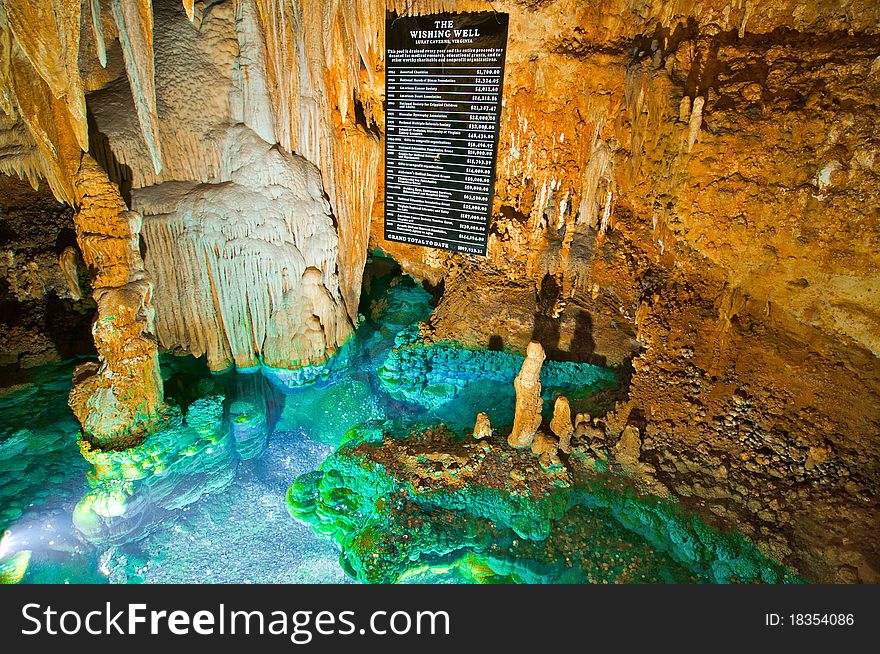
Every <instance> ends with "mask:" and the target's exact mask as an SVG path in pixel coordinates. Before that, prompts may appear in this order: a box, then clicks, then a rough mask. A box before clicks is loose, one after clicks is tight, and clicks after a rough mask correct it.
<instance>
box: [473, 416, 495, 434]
mask: <svg viewBox="0 0 880 654" xmlns="http://www.w3.org/2000/svg"><path fill="white" fill-rule="evenodd" d="M473 433H474V438H476V439H481V438H489V437H490V436H491V435H492V423H491V422H489V416H487V415H486V414H485V413H483V412H482V411H480V413H478V414H477V421H476V422H475V423H474V432H473Z"/></svg>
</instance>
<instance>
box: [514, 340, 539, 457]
mask: <svg viewBox="0 0 880 654" xmlns="http://www.w3.org/2000/svg"><path fill="white" fill-rule="evenodd" d="M545 358H546V356H545V354H544V348H543V347H541V344H540V343H537V342H535V341H532V342H531V343H529V347H528V350H527V351H526V359H525V361H523V365H522V368H521V369H520V371H519V374H518V375H517V376H516V379H514V381H513V386H514V388H515V389H516V411H515V413H514V418H513V430H512V431H511V432H510V436H508V437H507V442H508V443H510V445H511V446H513V447H529V446H530V445H531V444H532V439H533V438H534V437H535V432H537V431H538V427H540V426H541V408H542V407H543V406H544V400H543V399H541V366H542V365H543V363H544V359H545Z"/></svg>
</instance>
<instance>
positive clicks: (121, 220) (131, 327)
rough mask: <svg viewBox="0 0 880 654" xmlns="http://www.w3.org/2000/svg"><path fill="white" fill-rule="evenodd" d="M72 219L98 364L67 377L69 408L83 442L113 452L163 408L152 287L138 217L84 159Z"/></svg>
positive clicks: (140, 432)
mask: <svg viewBox="0 0 880 654" xmlns="http://www.w3.org/2000/svg"><path fill="white" fill-rule="evenodd" d="M76 189H77V204H78V207H79V210H78V211H77V213H76V216H75V218H74V223H75V225H76V231H77V240H78V242H79V245H80V248H81V249H82V253H83V258H84V260H85V262H86V265H87V266H88V267H89V268H90V269H91V270H93V271H95V272H94V275H95V277H94V280H93V286H94V297H95V301H96V302H97V304H98V313H97V317H96V319H95V322H94V324H93V326H92V334H93V335H94V338H95V346H96V347H97V349H98V355H99V361H100V363H99V364H94V363H86V364H83V365H81V366H79V367H78V368H77V369H76V372H75V373H74V386H73V389H72V390H71V392H70V407H71V409H73V412H74V414H75V415H76V417H77V418H78V419H79V421H80V423H81V424H82V426H83V430H84V431H85V433H86V435H87V437H89V438H90V439H91V440H93V441H95V442H96V443H97V444H100V445H102V446H118V445H119V444H120V443H126V442H130V441H131V440H134V439H137V438H139V437H140V436H142V435H143V433H144V431H145V429H146V428H148V427H149V425H150V424H151V423H152V422H153V420H155V418H156V417H157V415H158V412H159V410H160V407H161V405H162V402H163V396H162V379H161V377H160V375H159V360H158V354H157V349H156V343H155V341H153V340H152V338H151V337H150V333H151V331H152V322H153V308H152V285H151V284H150V282H149V280H148V279H147V276H146V273H145V271H144V266H143V261H142V260H141V255H140V251H139V249H138V233H139V231H140V224H141V217H140V215H139V214H137V213H135V212H133V211H128V210H127V208H126V206H125V203H124V202H123V201H122V197H121V196H120V195H119V191H118V190H117V189H116V187H115V186H114V185H113V184H112V183H111V182H110V180H109V179H108V178H107V174H106V173H104V171H102V170H101V169H100V168H99V167H98V164H97V163H95V160H94V159H92V158H91V157H90V156H89V155H88V154H83V156H82V162H81V165H80V169H79V171H78V173H77V176H76Z"/></svg>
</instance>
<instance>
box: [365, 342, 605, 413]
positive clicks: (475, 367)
mask: <svg viewBox="0 0 880 654" xmlns="http://www.w3.org/2000/svg"><path fill="white" fill-rule="evenodd" d="M523 363H524V359H523V357H522V356H520V355H518V354H514V353H511V352H503V351H494V350H486V349H474V348H468V347H464V346H463V345H461V344H458V343H444V342H438V343H432V342H428V341H426V340H425V339H423V338H421V337H420V334H419V326H418V325H412V326H410V327H407V328H405V329H403V330H401V331H400V332H399V333H398V335H397V336H396V337H395V340H394V347H393V349H392V350H391V352H390V353H389V354H388V356H387V357H386V359H385V360H384V362H383V363H382V365H381V366H380V367H379V380H380V381H381V383H382V387H383V388H384V390H385V391H386V392H387V393H388V394H389V395H391V397H393V398H394V399H397V400H402V401H405V402H410V403H413V404H420V405H422V406H424V407H428V408H430V409H439V408H440V407H443V409H444V410H446V409H447V408H448V407H449V406H450V404H449V403H450V402H452V401H453V400H455V399H456V398H458V397H459V396H461V394H462V393H464V392H467V391H468V390H470V389H479V390H480V391H481V394H482V396H483V397H481V400H482V401H484V402H492V403H493V404H483V405H482V406H488V407H489V408H487V409H486V412H487V413H488V414H489V415H490V417H491V418H492V421H493V423H494V424H495V425H496V426H499V425H504V424H505V423H506V424H507V425H510V424H512V422H513V416H510V417H509V419H504V418H506V416H505V415H504V414H500V412H499V410H500V409H502V408H506V406H507V400H508V399H510V400H511V402H510V404H513V403H514V402H513V400H514V398H513V392H512V389H511V386H510V385H511V384H512V382H513V381H514V379H515V378H516V376H517V374H518V371H520V370H521V368H522V366H523ZM616 381H617V377H616V375H615V374H614V372H612V371H611V370H608V369H605V368H602V367H600V366H595V365H592V364H589V363H575V362H570V361H546V362H545V363H544V365H543V367H542V368H541V369H540V388H541V389H542V391H543V392H544V393H546V394H547V395H548V398H549V394H550V393H555V392H559V391H564V392H565V393H566V395H567V396H569V397H572V396H573V395H574V394H580V396H584V395H588V394H590V393H592V392H595V391H597V390H600V389H604V388H609V387H611V386H613V385H614V384H615V382H616ZM453 404H454V402H453ZM496 414H500V415H501V418H496ZM472 416H473V414H470V415H469V416H468V418H467V420H468V421H470V420H471V419H472ZM470 427H471V425H470V424H467V425H466V428H470Z"/></svg>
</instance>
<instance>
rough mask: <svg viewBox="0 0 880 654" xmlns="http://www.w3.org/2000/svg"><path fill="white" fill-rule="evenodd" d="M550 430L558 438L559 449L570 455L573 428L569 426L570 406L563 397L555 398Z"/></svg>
mask: <svg viewBox="0 0 880 654" xmlns="http://www.w3.org/2000/svg"><path fill="white" fill-rule="evenodd" d="M550 429H551V430H552V431H553V433H554V434H556V435H557V436H558V437H559V449H560V450H562V451H563V452H565V453H566V454H569V453H571V436H572V434H574V427H573V426H572V424H571V406H570V405H569V403H568V398H567V397H565V396H564V395H560V396H559V397H557V398H556V403H555V404H554V405H553V419H552V420H551V421H550Z"/></svg>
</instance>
